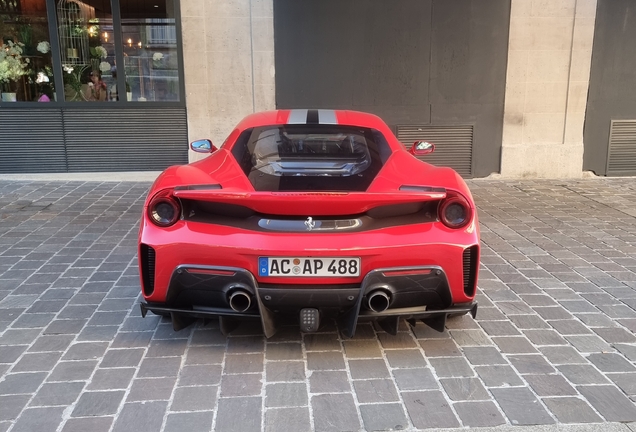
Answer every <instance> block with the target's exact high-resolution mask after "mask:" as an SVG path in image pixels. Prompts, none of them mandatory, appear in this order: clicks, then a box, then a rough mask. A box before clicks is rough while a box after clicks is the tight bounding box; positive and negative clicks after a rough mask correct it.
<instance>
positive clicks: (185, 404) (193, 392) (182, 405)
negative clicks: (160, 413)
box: [170, 386, 218, 411]
mask: <svg viewBox="0 0 636 432" xmlns="http://www.w3.org/2000/svg"><path fill="white" fill-rule="evenodd" d="M217 390H218V387H217V386H198V387H178V388H177V389H176V390H175V391H174V396H173V398H172V404H171V405H170V411H204V410H214V409H215V408H216V394H217Z"/></svg>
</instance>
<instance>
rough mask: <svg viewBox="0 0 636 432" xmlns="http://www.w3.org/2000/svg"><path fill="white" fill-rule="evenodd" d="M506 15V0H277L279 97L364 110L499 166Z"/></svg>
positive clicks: (436, 157)
mask: <svg viewBox="0 0 636 432" xmlns="http://www.w3.org/2000/svg"><path fill="white" fill-rule="evenodd" d="M509 23H510V0H453V1H448V0H398V1H390V0H371V1H370V0H320V1H315V0H310V1H301V2H299V1H296V0H275V1H274V35H275V53H276V104H277V107H278V108H336V109H355V110H361V111H369V112H372V113H375V114H377V115H379V116H380V117H382V118H383V119H384V120H385V121H386V122H387V123H388V124H389V125H390V126H391V127H392V128H393V129H394V131H395V132H396V134H397V135H398V138H400V139H401V140H402V141H403V142H405V143H406V142H408V140H412V139H420V138H427V137H428V138H429V139H431V140H432V139H433V138H434V139H435V140H436V141H437V144H438V147H437V150H436V152H435V153H434V154H433V155H431V156H432V157H429V158H428V159H427V160H429V161H431V162H432V163H437V164H440V165H448V166H452V167H454V168H456V169H458V171H459V172H460V173H461V174H462V175H464V176H465V177H484V176H487V175H489V174H491V173H492V172H499V169H500V151H501V137H502V128H503V106H504V92H505V79H506V62H507V52H508V28H509Z"/></svg>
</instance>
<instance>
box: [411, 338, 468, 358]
mask: <svg viewBox="0 0 636 432" xmlns="http://www.w3.org/2000/svg"><path fill="white" fill-rule="evenodd" d="M420 346H421V347H422V349H423V350H424V354H425V355H426V357H451V356H460V355H461V352H460V351H459V347H458V346H457V344H455V342H454V341H453V340H452V339H430V340H422V341H420Z"/></svg>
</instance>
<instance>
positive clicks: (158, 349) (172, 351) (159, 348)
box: [146, 339, 188, 358]
mask: <svg viewBox="0 0 636 432" xmlns="http://www.w3.org/2000/svg"><path fill="white" fill-rule="evenodd" d="M187 347H188V341H187V339H159V340H153V341H151V342H150V345H149V346H148V350H147V351H146V357H147V358H148V357H181V356H183V354H184V353H185V350H186V348H187Z"/></svg>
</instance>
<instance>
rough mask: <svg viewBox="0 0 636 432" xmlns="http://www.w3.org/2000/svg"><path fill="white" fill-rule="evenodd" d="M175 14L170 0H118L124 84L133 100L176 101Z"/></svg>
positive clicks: (177, 74)
mask: <svg viewBox="0 0 636 432" xmlns="http://www.w3.org/2000/svg"><path fill="white" fill-rule="evenodd" d="M174 13H175V4H174V2H173V1H171V0H164V1H163V2H162V1H156V2H139V1H134V0H123V1H122V2H121V18H122V42H123V51H124V64H125V67H126V84H127V87H128V97H129V98H130V100H132V101H137V102H146V101H158V102H165V101H178V100H179V62H178V51H177V31H176V25H175V16H174Z"/></svg>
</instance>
